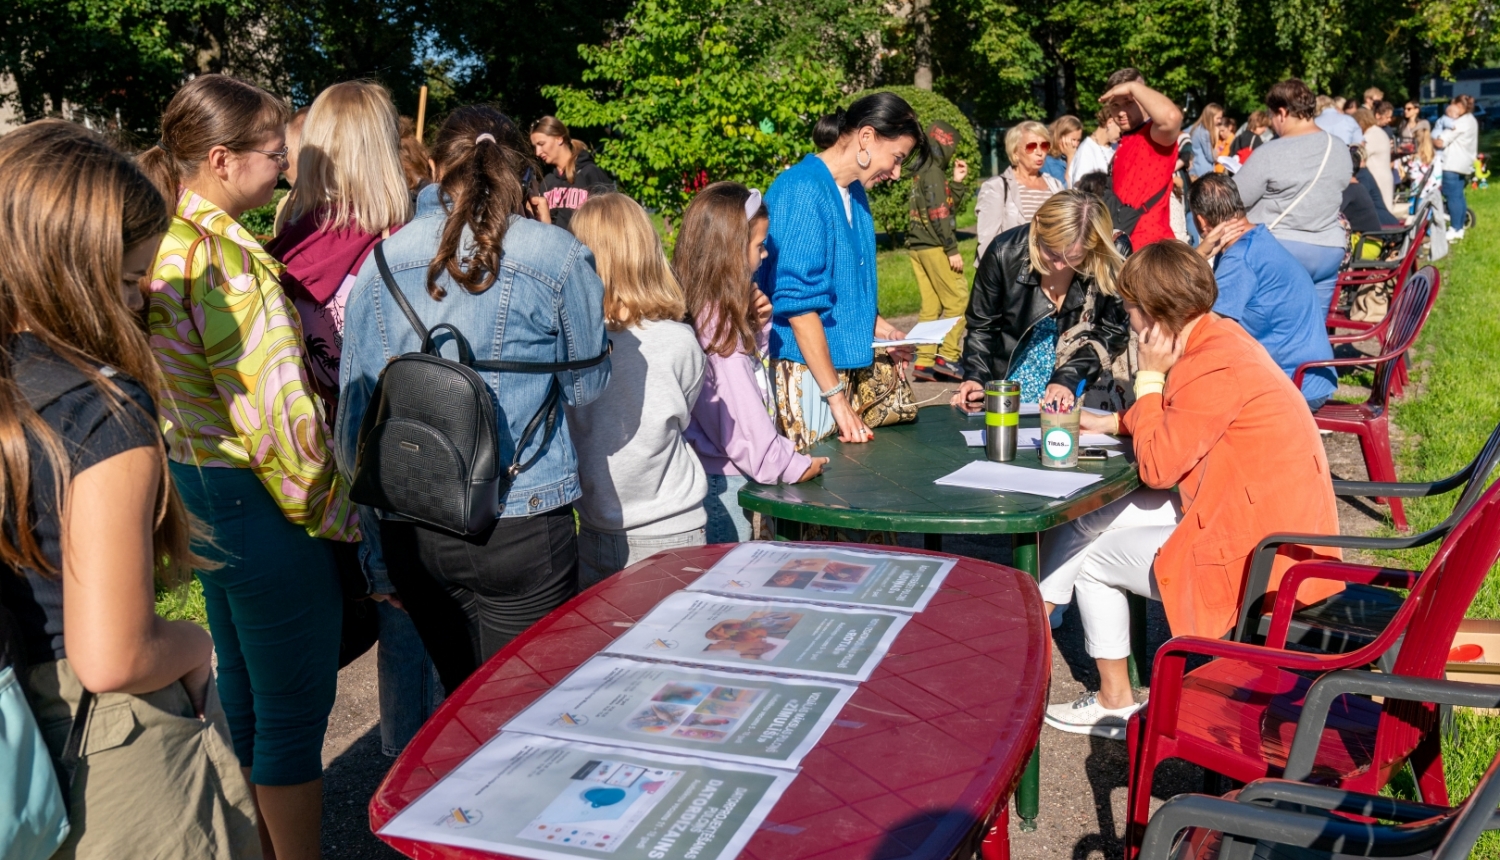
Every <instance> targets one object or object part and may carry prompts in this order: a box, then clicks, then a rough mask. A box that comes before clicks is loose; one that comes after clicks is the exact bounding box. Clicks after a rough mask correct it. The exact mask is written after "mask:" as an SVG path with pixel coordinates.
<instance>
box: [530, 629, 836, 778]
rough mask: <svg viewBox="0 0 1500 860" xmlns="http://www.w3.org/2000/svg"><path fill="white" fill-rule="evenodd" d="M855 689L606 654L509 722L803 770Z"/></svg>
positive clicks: (542, 731) (560, 734)
mask: <svg viewBox="0 0 1500 860" xmlns="http://www.w3.org/2000/svg"><path fill="white" fill-rule="evenodd" d="M854 690H855V688H854V687H852V686H850V685H848V684H840V683H837V682H834V681H812V680H808V679H805V678H781V677H774V676H771V675H746V674H744V673H742V672H715V671H711V670H709V669H697V668H692V667H689V666H679V665H677V664H675V663H645V662H642V661H640V660H626V659H624V658H623V657H607V656H597V657H592V658H590V659H589V660H588V661H587V662H585V663H584V664H583V665H582V666H579V667H578V668H577V669H574V670H573V673H572V674H571V675H569V676H568V677H566V678H564V679H563V680H561V681H559V682H558V684H557V686H555V687H553V688H552V689H550V690H548V691H547V692H546V693H545V694H544V695H543V696H542V697H541V698H540V699H537V700H536V701H535V702H533V703H531V705H530V706H528V707H527V708H526V710H524V711H522V712H521V713H519V714H517V715H515V716H514V717H512V718H511V720H510V722H508V723H506V724H505V725H504V726H503V727H502V728H503V730H504V731H507V732H526V733H527V734H533V735H546V736H547V737H552V738H562V739H563V740H569V741H583V742H585V743H597V744H606V745H608V746H621V747H629V748H632V749H636V750H642V749H656V750H659V751H661V752H664V753H671V754H674V755H696V756H704V757H707V758H714V759H720V760H723V761H737V762H742V763H744V764H758V765H761V766H767V767H780V768H790V769H793V770H795V769H796V767H797V765H798V764H799V763H800V762H801V761H802V757H803V756H805V755H807V754H808V753H809V752H810V751H812V748H813V747H814V746H816V745H817V743H818V739H819V738H821V737H822V736H823V732H825V731H827V730H828V726H829V725H830V724H832V723H833V720H834V718H835V717H837V716H838V713H839V710H840V709H841V708H843V707H844V703H845V702H847V701H849V697H850V696H853V695H854Z"/></svg>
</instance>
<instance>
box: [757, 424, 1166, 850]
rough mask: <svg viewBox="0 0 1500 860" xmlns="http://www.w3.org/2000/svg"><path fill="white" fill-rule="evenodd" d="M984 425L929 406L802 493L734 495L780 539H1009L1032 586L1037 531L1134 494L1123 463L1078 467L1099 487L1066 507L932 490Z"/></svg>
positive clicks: (850, 452)
mask: <svg viewBox="0 0 1500 860" xmlns="http://www.w3.org/2000/svg"><path fill="white" fill-rule="evenodd" d="M1038 421H1039V419H1038V418H1037V417H1036V416H1034V415H1029V416H1022V417H1021V426H1022V427H1036V426H1038ZM983 426H984V419H983V417H982V416H981V417H979V418H973V417H969V416H966V415H964V414H963V413H961V412H959V411H958V410H956V409H954V408H952V407H950V406H930V407H928V408H926V409H923V410H921V411H920V412H919V413H918V417H917V421H916V422H915V423H912V424H903V425H899V426H895V427H880V428H877V429H876V430H875V439H874V441H872V442H868V443H865V444H863V445H845V444H843V443H841V442H839V441H838V439H837V438H836V437H831V438H830V439H828V440H825V441H823V442H820V443H819V444H817V445H816V446H814V447H813V449H812V451H811V452H810V453H811V454H812V455H813V456H815V457H828V458H829V461H828V467H827V468H826V469H825V470H824V472H823V474H822V475H821V476H819V477H817V478H815V479H813V480H811V481H807V482H804V483H801V484H756V483H750V484H747V485H746V486H745V488H744V489H742V490H740V505H741V506H743V507H744V508H745V509H747V510H751V511H755V512H757V513H759V514H762V515H764V516H770V517H775V518H776V528H777V534H778V536H780V537H784V538H788V539H793V540H795V539H797V538H799V537H800V536H801V534H800V532H801V526H803V525H814V526H830V527H834V528H846V529H869V530H875V531H895V532H915V533H918V534H921V535H923V536H924V540H925V544H926V547H927V548H928V549H932V550H941V549H942V540H943V535H945V534H966V535H975V534H1008V535H1011V536H1012V537H1011V541H1012V546H1013V552H1012V555H1011V563H1012V564H1013V565H1014V566H1015V567H1017V568H1020V569H1021V570H1024V571H1026V572H1027V573H1029V574H1031V576H1032V577H1038V576H1039V574H1040V570H1039V567H1038V558H1037V546H1038V542H1039V539H1040V537H1041V533H1042V532H1044V531H1046V530H1047V529H1050V528H1055V527H1056V526H1060V525H1062V524H1063V523H1066V522H1069V521H1070V520H1074V519H1077V518H1078V517H1081V516H1083V515H1084V514H1086V513H1089V512H1090V511H1094V510H1098V509H1099V508H1101V507H1103V506H1104V505H1107V504H1109V503H1110V502H1112V501H1114V500H1115V499H1118V498H1120V497H1121V496H1123V495H1125V494H1126V493H1128V492H1130V491H1131V490H1134V489H1135V488H1136V487H1138V486H1140V478H1139V476H1138V474H1137V473H1136V469H1135V465H1134V463H1133V461H1132V459H1131V458H1130V457H1128V456H1122V457H1110V458H1108V459H1107V460H1105V461H1103V462H1097V461H1096V462H1084V463H1081V464H1080V466H1079V469H1080V471H1086V472H1088V471H1092V472H1099V473H1101V474H1103V475H1104V480H1103V481H1100V482H1099V483H1097V484H1093V485H1091V486H1088V487H1085V488H1083V489H1082V490H1079V491H1078V492H1077V493H1074V494H1073V495H1071V496H1069V497H1067V498H1065V499H1051V498H1047V497H1045V496H1033V495H1030V494H1027V493H996V492H991V491H989V490H973V489H968V488H965V487H944V486H939V485H937V484H935V483H933V481H935V480H937V479H938V478H941V477H942V476H944V475H946V474H948V473H949V472H952V471H954V470H956V469H959V468H960V467H962V466H963V465H964V464H966V463H969V462H972V461H974V460H983V459H984V448H982V447H981V448H969V447H967V446H965V444H964V440H963V437H962V436H961V435H959V431H960V430H978V429H980V428H982V427H983ZM1127 453H1128V449H1127ZM1013 465H1017V466H1025V467H1029V468H1035V469H1043V468H1046V467H1044V466H1043V465H1042V463H1041V459H1040V457H1039V456H1038V454H1037V452H1036V449H1034V448H1031V449H1021V450H1018V451H1017V452H1016V459H1015V461H1014V463H1013ZM1039 769H1040V760H1039V758H1038V757H1037V755H1036V753H1035V752H1033V753H1032V757H1031V762H1030V764H1028V765H1027V767H1026V772H1025V774H1024V775H1023V776H1022V778H1021V784H1020V786H1019V788H1018V789H1017V791H1016V814H1017V816H1018V817H1019V818H1020V819H1021V821H1020V824H1021V829H1023V830H1034V829H1035V828H1036V816H1037V805H1038V800H1039V798H1038V794H1037V781H1038V773H1039Z"/></svg>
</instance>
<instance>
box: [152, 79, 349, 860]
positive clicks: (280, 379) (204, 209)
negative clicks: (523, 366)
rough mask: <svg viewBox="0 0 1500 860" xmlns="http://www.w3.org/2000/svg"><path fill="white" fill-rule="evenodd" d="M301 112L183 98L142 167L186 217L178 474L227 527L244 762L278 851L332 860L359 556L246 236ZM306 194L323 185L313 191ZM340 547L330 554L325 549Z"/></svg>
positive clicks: (228, 668) (214, 90) (160, 323)
mask: <svg viewBox="0 0 1500 860" xmlns="http://www.w3.org/2000/svg"><path fill="white" fill-rule="evenodd" d="M288 114H289V111H288V110H287V107H286V105H285V104H284V103H282V102H281V101H280V100H278V99H276V98H275V97H274V96H272V95H271V94H269V93H267V92H265V91H264V90H261V89H259V88H257V87H255V86H252V85H250V84H247V83H245V82H243V81H238V80H235V79H234V78H230V77H225V76H223V75H202V76H200V77H198V78H195V79H194V80H192V81H191V82H189V83H188V84H186V85H185V86H183V87H182V89H180V90H178V91H177V94H176V95H175V96H173V98H172V101H171V102H170V103H169V104H168V105H167V110H166V113H165V114H164V115H163V116H162V122H161V139H160V141H159V142H158V144H157V145H156V146H154V147H152V148H151V149H150V150H148V151H147V152H146V153H145V154H143V155H142V156H141V159H140V163H141V166H142V167H143V168H144V169H145V170H146V172H147V174H148V175H150V176H151V177H152V179H153V180H154V181H155V182H156V186H157V188H158V189H160V191H161V194H162V196H163V197H164V198H166V199H167V200H169V201H170V202H171V205H172V207H173V215H172V222H171V227H170V228H169V229H168V231H167V236H166V238H165V239H164V240H163V241H162V245H161V249H160V250H159V251H158V252H157V256H156V264H155V266H154V267H153V275H152V281H151V307H150V317H149V319H150V334H151V340H152V346H153V347H154V348H155V350H156V356H157V361H158V362H159V363H160V365H161V367H162V371H163V376H164V377H165V380H166V384H165V387H164V397H163V403H164V409H163V411H164V412H165V413H166V420H165V421H164V422H163V425H164V428H165V431H166V435H167V442H168V445H169V448H170V451H171V460H172V464H171V467H172V474H173V477H174V479H175V480H176V481H177V484H178V486H180V487H181V488H182V492H183V496H184V498H185V499H186V501H187V505H188V508H189V510H191V511H193V513H194V514H196V515H197V516H198V517H199V518H200V519H203V520H205V521H207V522H208V523H210V524H211V525H212V526H213V527H214V533H215V540H216V544H217V547H216V549H217V551H216V553H215V557H216V558H217V559H218V560H219V561H221V562H222V564H221V566H220V567H218V568H217V569H214V570H204V569H200V570H199V571H198V578H199V580H201V581H202V583H203V596H204V602H205V604H206V606H207V610H208V622H209V629H210V630H211V631H212V633H213V636H214V647H215V648H216V650H217V651H218V654H219V678H220V686H221V687H222V689H223V692H224V707H225V710H226V711H227V712H228V714H229V728H230V733H231V735H232V736H233V738H234V747H235V753H236V754H237V755H238V756H239V759H240V762H241V764H242V765H243V766H244V767H245V768H246V770H247V772H248V774H249V777H250V781H251V783H252V784H254V786H255V793H256V799H257V801H258V802H259V805H260V810H261V817H262V821H263V823H264V825H265V827H264V829H263V831H262V833H261V841H262V846H263V848H264V850H265V852H266V853H267V854H268V855H271V854H274V856H276V857H277V858H279V860H301V858H314V857H316V856H318V851H319V843H320V838H319V832H320V827H321V822H322V815H321V809H322V796H323V780H322V774H323V762H322V749H323V736H324V734H325V733H326V731H327V728H328V714H329V713H330V712H331V711H332V709H333V700H334V695H335V691H336V686H337V680H338V659H339V638H340V630H341V625H342V618H343V602H342V601H343V595H342V592H341V590H340V587H339V579H338V571H337V565H336V561H335V556H334V549H333V546H332V541H343V542H352V541H357V540H358V539H359V528H358V518H357V516H356V514H355V512H354V508H353V506H352V505H351V504H350V502H349V498H348V491H347V487H346V486H345V485H344V483H343V480H342V478H340V477H339V474H338V471H337V469H336V467H335V464H334V461H333V456H332V449H331V446H330V438H329V429H328V424H327V420H326V418H325V414H324V410H323V406H322V403H321V402H320V401H319V400H318V398H317V397H316V396H315V395H314V393H313V383H312V381H311V380H310V379H309V376H308V372H307V367H306V364H305V362H304V355H305V353H304V351H303V344H302V332H301V327H300V325H299V324H298V323H299V320H298V317H297V312H296V310H295V309H294V308H293V307H292V303H291V300H290V299H289V298H288V297H287V295H286V293H285V292H284V291H283V290H282V286H281V280H280V276H281V273H282V268H283V267H282V265H281V263H279V262H278V261H277V260H276V259H275V258H274V257H272V256H271V255H270V254H269V253H267V252H266V250H265V249H264V248H262V247H261V245H260V243H259V242H258V241H256V239H255V238H254V237H253V236H251V235H250V232H249V231H248V230H246V229H245V228H244V227H243V226H242V225H241V224H240V223H239V221H238V220H237V219H238V218H239V217H240V216H241V215H242V214H244V213H245V212H246V211H248V210H250V209H253V208H255V207H257V206H263V205H265V204H266V203H268V202H269V201H270V199H271V192H272V190H273V189H274V188H275V186H276V181H277V178H278V176H279V174H280V173H281V171H282V170H285V169H286V167H287V164H288V162H287V149H286V138H285V131H284V129H285V126H286V121H287V117H288ZM299 178H305V177H299ZM324 539H327V540H324Z"/></svg>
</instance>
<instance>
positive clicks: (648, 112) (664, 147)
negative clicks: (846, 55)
mask: <svg viewBox="0 0 1500 860" xmlns="http://www.w3.org/2000/svg"><path fill="white" fill-rule="evenodd" d="M732 5H733V4H732V2H731V0H641V2H639V3H638V4H637V5H636V6H635V8H634V9H633V10H632V11H631V14H630V16H629V18H628V19H627V20H626V22H625V24H624V26H623V27H622V29H621V33H620V35H619V36H618V37H617V38H615V39H614V40H613V41H611V42H610V43H609V44H607V45H603V46H599V47H594V46H584V47H582V48H580V52H581V53H582V55H583V57H584V60H585V61H586V62H587V64H588V67H587V69H586V70H585V71H584V73H583V79H584V81H585V82H586V83H587V84H591V85H592V86H590V87H589V88H584V87H548V88H544V89H543V93H544V94H545V95H547V96H548V97H550V98H552V99H555V100H556V102H557V116H558V118H559V119H561V120H562V121H563V122H565V123H567V124H568V125H569V126H578V127H583V128H594V129H601V130H602V129H608V131H609V134H610V136H609V139H608V140H607V141H606V142H605V143H604V144H603V146H602V148H601V149H600V151H599V153H598V155H597V160H598V163H599V165H600V166H601V167H603V168H604V169H605V170H608V171H610V172H611V173H613V174H614V175H615V176H616V177H617V178H618V179H619V180H620V183H621V185H622V186H623V187H624V188H625V189H626V190H628V191H629V192H630V193H631V194H632V195H634V196H635V198H636V199H637V200H638V201H640V203H641V204H642V205H645V206H648V207H652V208H656V209H660V210H661V211H663V212H664V213H666V214H668V215H675V214H676V213H679V212H681V211H682V209H683V208H684V207H686V205H687V202H688V201H689V200H690V199H691V198H692V195H693V193H694V191H696V190H697V188H698V187H700V186H701V185H702V184H703V183H705V182H712V181H716V180H721V179H732V180H737V181H740V182H744V183H746V184H748V185H751V186H755V187H760V188H765V187H767V186H768V185H769V184H770V182H771V180H772V179H773V178H775V176H776V174H777V173H778V172H780V171H781V170H783V169H785V168H786V167H787V166H789V165H790V164H792V163H793V162H795V161H797V160H798V159H800V158H801V157H802V156H803V155H804V154H806V153H807V152H809V151H811V148H812V141H811V136H812V126H813V124H814V123H815V122H816V121H817V119H818V117H820V116H822V115H823V114H824V113H826V112H828V111H829V110H830V109H831V108H832V107H833V105H834V104H835V103H836V102H837V100H838V98H839V82H840V80H841V77H840V75H839V73H838V71H837V70H836V69H833V68H830V67H829V66H828V65H827V64H825V63H821V62H818V61H816V60H815V59H814V58H811V57H807V56H801V57H785V58H783V57H779V56H776V55H775V54H773V53H770V52H766V51H765V50H764V49H763V46H756V45H753V44H746V43H744V42H742V41H740V40H737V39H735V38H734V32H733V28H732V26H731V25H732V24H733V23H734V17H733V15H732V13H731V7H732Z"/></svg>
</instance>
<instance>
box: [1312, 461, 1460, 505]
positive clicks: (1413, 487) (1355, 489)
mask: <svg viewBox="0 0 1500 860" xmlns="http://www.w3.org/2000/svg"><path fill="white" fill-rule="evenodd" d="M1473 471H1474V464H1473V463H1470V464H1469V465H1467V466H1465V467H1463V468H1462V469H1459V470H1458V471H1457V472H1454V473H1453V474H1451V475H1449V476H1448V477H1446V478H1439V479H1438V480H1436V481H1427V482H1425V483H1422V482H1405V483H1403V482H1393V483H1380V482H1378V481H1334V482H1333V494H1334V495H1335V496H1362V497H1365V498H1375V497H1377V496H1399V497H1401V498H1405V499H1411V498H1422V497H1425V496H1441V495H1443V494H1444V493H1451V492H1453V491H1454V490H1456V489H1458V488H1459V487H1461V486H1463V484H1464V482H1465V481H1467V480H1469V475H1470V473H1472V472H1473Z"/></svg>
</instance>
